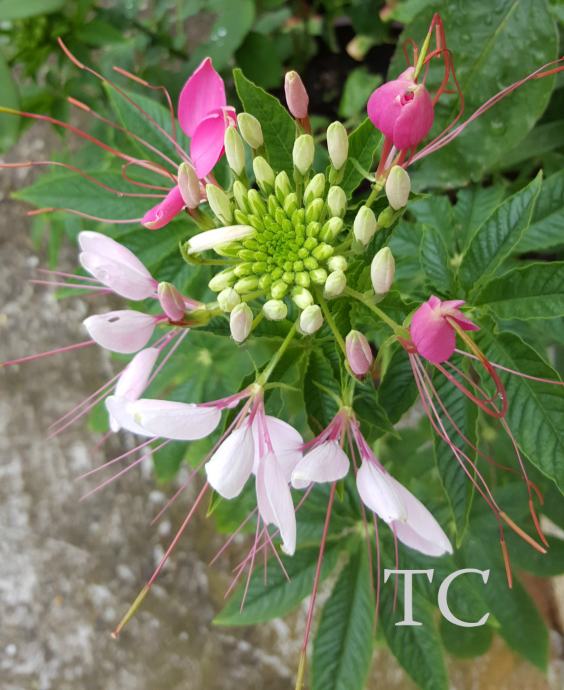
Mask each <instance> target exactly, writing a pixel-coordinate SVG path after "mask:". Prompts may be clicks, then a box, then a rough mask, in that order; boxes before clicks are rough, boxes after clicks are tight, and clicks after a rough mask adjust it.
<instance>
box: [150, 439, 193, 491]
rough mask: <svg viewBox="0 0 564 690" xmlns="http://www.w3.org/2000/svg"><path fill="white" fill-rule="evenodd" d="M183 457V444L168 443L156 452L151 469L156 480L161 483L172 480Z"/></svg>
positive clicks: (184, 445)
mask: <svg viewBox="0 0 564 690" xmlns="http://www.w3.org/2000/svg"><path fill="white" fill-rule="evenodd" d="M185 455H186V444H185V443H169V444H168V445H166V446H165V447H164V448H162V449H161V450H159V451H157V452H156V453H155V454H154V456H153V467H154V468H155V474H156V476H157V479H158V480H159V481H161V482H169V481H171V480H172V479H174V477H176V474H177V472H178V470H179V469H180V465H181V464H182V460H183V459H184V456H185Z"/></svg>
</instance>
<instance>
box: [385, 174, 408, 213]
mask: <svg viewBox="0 0 564 690" xmlns="http://www.w3.org/2000/svg"><path fill="white" fill-rule="evenodd" d="M410 192H411V180H410V179H409V175H408V173H407V171H406V170H404V169H403V168H402V167H401V165H394V166H393V167H392V169H391V170H390V173H389V175H388V179H387V180H386V196H387V197H388V202H389V204H390V206H391V207H392V208H393V209H394V211H399V209H400V208H403V207H404V206H405V205H406V204H407V200H408V199H409V193H410Z"/></svg>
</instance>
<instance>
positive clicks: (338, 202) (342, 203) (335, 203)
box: [327, 186, 347, 218]
mask: <svg viewBox="0 0 564 690" xmlns="http://www.w3.org/2000/svg"><path fill="white" fill-rule="evenodd" d="M327 206H328V207H329V211H330V213H331V215H332V216H339V217H340V218H342V217H343V216H344V215H345V211H346V210H347V195H346V194H345V192H344V190H343V189H341V187H335V186H334V187H330V188H329V191H328V192H327Z"/></svg>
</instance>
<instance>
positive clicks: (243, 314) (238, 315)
mask: <svg viewBox="0 0 564 690" xmlns="http://www.w3.org/2000/svg"><path fill="white" fill-rule="evenodd" d="M252 326H253V312H252V311H251V308H250V307H249V305H248V304H245V303H244V302H243V303H241V304H238V305H237V306H236V307H234V309H233V311H232V312H231V315H230V317H229V329H230V331H231V337H232V338H233V340H234V341H235V342H236V343H242V342H243V341H244V340H246V339H247V338H248V337H249V333H250V332H251V328H252Z"/></svg>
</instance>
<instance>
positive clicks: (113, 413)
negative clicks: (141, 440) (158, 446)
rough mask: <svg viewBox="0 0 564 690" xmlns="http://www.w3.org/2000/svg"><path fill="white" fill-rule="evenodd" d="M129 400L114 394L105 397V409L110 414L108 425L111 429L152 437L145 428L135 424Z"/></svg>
mask: <svg viewBox="0 0 564 690" xmlns="http://www.w3.org/2000/svg"><path fill="white" fill-rule="evenodd" d="M130 407H131V402H129V401H128V400H124V399H123V398H118V397H116V396H115V395H110V396H109V397H108V398H106V409H107V410H108V413H109V415H110V426H111V429H112V431H114V432H117V431H119V430H120V429H125V430H126V431H130V432H131V433H132V434H137V435H138V436H149V437H153V436H154V434H151V433H150V432H148V431H147V430H146V429H143V427H142V426H140V425H139V424H137V422H136V421H135V419H134V418H133V414H132V412H131V409H130Z"/></svg>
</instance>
